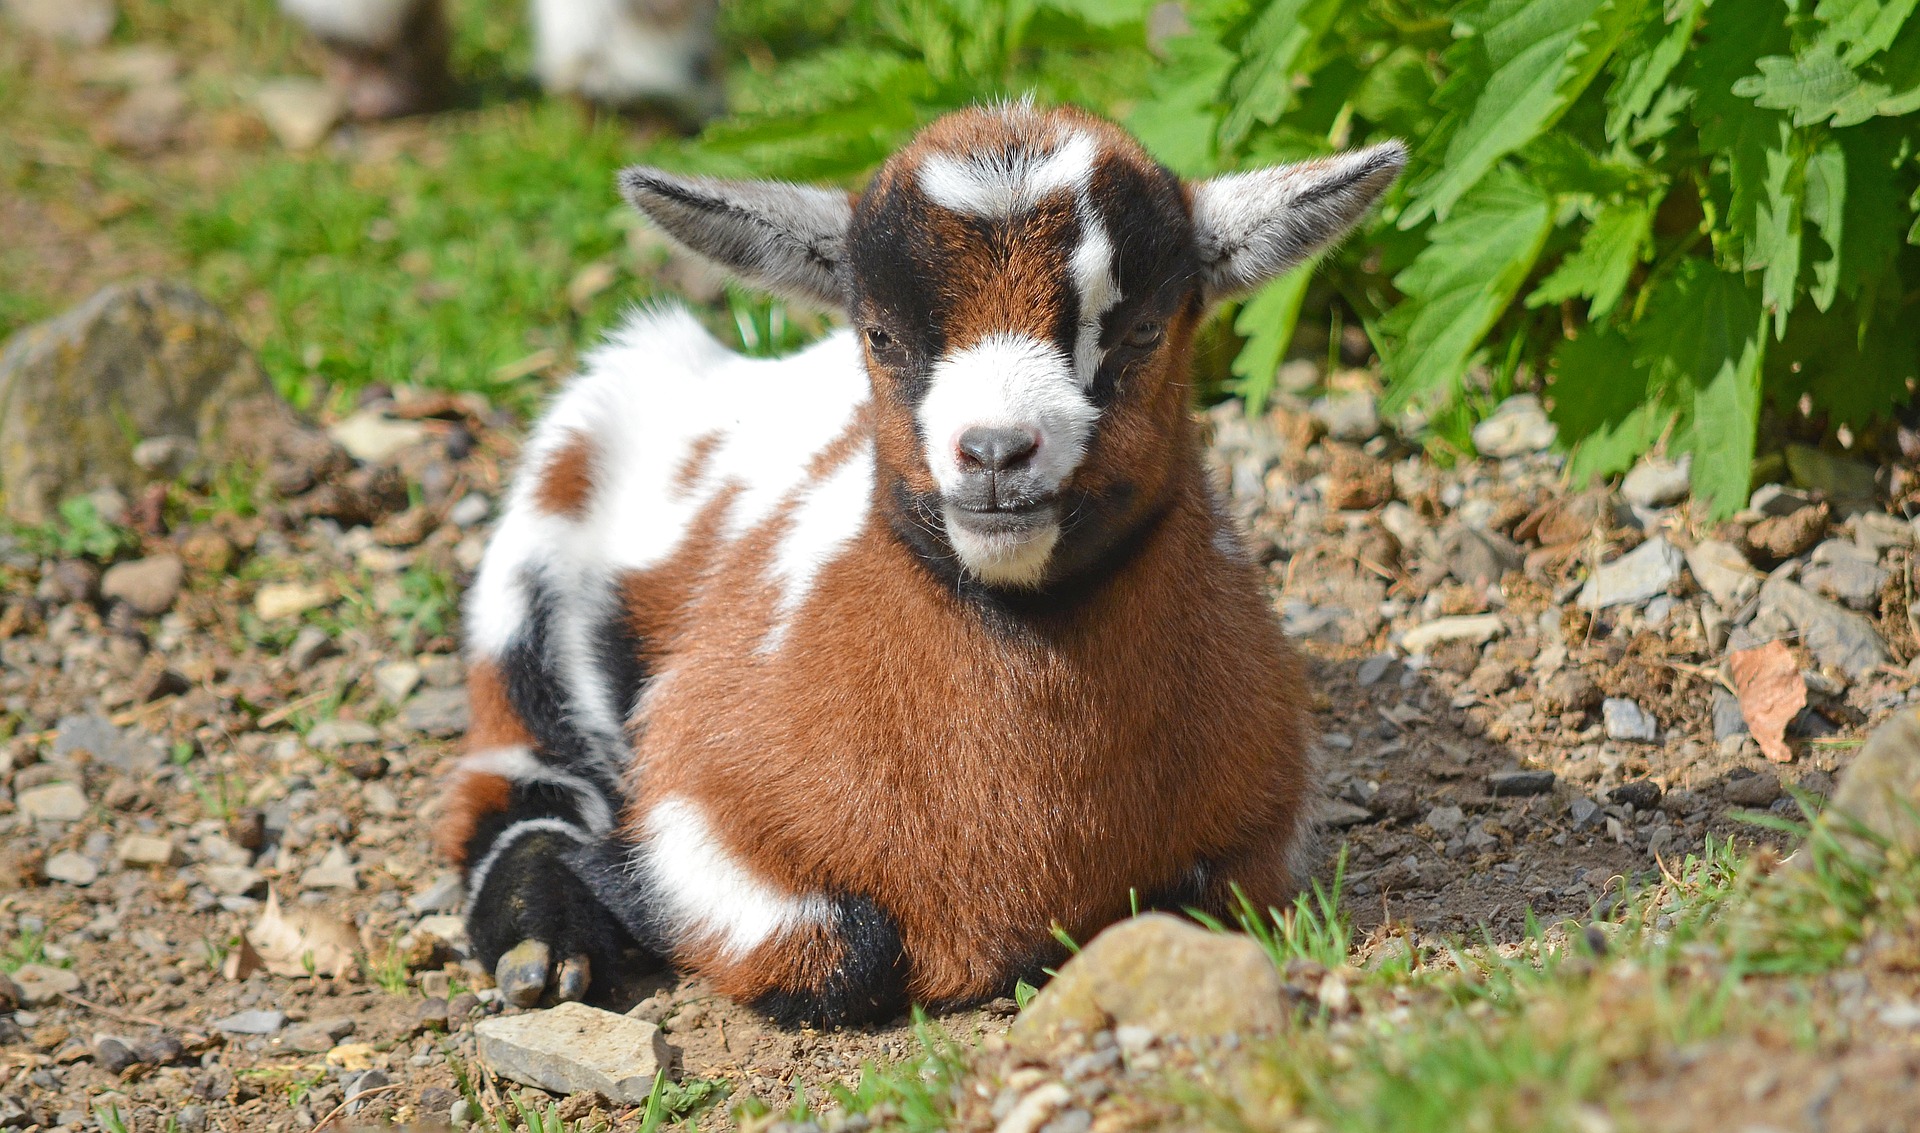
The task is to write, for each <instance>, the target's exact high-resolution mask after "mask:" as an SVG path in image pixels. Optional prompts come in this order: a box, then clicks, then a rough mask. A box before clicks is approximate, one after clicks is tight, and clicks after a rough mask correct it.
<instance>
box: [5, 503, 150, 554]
mask: <svg viewBox="0 0 1920 1133" xmlns="http://www.w3.org/2000/svg"><path fill="white" fill-rule="evenodd" d="M3 529H4V530H6V531H8V532H9V533H11V534H12V536H13V537H14V538H16V539H18V540H19V541H20V543H21V545H22V546H24V547H26V548H27V549H28V550H29V551H32V552H33V553H35V554H37V555H44V556H48V557H58V558H64V559H73V558H81V557H85V558H91V559H98V560H100V561H102V562H106V561H109V560H111V559H113V558H114V557H115V556H117V555H119V554H120V553H121V552H123V551H128V550H132V549H133V548H135V547H138V546H139V545H140V538H139V536H137V535H135V534H134V533H133V532H132V531H130V530H128V529H127V528H125V527H121V526H120V525H118V524H115V523H109V522H108V521H107V520H106V518H105V517H103V516H102V515H101V514H100V509H99V507H98V506H97V505H95V504H94V502H93V501H92V500H91V499H88V498H87V497H86V496H73V497H70V498H68V499H65V500H62V501H61V502H60V507H59V517H58V518H57V519H55V520H54V521H53V522H51V523H46V524H41V525H39V526H21V525H16V524H7V525H6V526H5V527H4V528H3Z"/></svg>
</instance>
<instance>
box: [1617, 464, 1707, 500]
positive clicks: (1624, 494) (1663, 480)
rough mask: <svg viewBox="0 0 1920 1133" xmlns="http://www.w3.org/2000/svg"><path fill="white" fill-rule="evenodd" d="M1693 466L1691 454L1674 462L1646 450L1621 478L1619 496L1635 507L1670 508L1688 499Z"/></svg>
mask: <svg viewBox="0 0 1920 1133" xmlns="http://www.w3.org/2000/svg"><path fill="white" fill-rule="evenodd" d="M1692 468H1693V456H1692V454H1688V455H1686V456H1682V457H1681V458H1680V459H1679V460H1677V461H1674V460H1668V459H1667V458H1666V457H1664V456H1655V455H1653V454H1652V453H1649V454H1647V455H1646V456H1643V457H1641V458H1640V460H1639V462H1638V463H1636V464H1635V465H1634V466H1633V468H1632V470H1630V471H1629V472H1628V473H1627V475H1626V477H1625V478H1624V479H1622V480H1621V481H1620V496H1621V498H1622V499H1624V500H1626V501H1627V502H1628V503H1630V504H1633V505H1635V506H1637V507H1644V508H1661V507H1671V506H1673V505H1674V504H1677V503H1679V502H1680V501H1681V500H1684V499H1686V498H1687V486H1688V483H1689V480H1688V476H1689V474H1690V473H1691V471H1692Z"/></svg>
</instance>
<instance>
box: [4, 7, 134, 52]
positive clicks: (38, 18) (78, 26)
mask: <svg viewBox="0 0 1920 1133" xmlns="http://www.w3.org/2000/svg"><path fill="white" fill-rule="evenodd" d="M0 7H4V8H5V10H6V13H7V18H8V19H9V20H11V21H13V23H14V24H15V25H16V26H17V27H20V28H22V29H24V30H26V31H29V32H32V33H33V34H34V35H39V36H44V37H46V38H48V39H58V40H62V41H64V42H67V43H71V44H74V45H76V46H79V47H98V46H100V45H101V44H103V43H105V42H106V41H107V37H108V36H110V35H112V34H113V25H114V21H115V20H117V19H118V18H119V11H118V8H117V7H116V5H115V4H114V0H5V3H4V4H0Z"/></svg>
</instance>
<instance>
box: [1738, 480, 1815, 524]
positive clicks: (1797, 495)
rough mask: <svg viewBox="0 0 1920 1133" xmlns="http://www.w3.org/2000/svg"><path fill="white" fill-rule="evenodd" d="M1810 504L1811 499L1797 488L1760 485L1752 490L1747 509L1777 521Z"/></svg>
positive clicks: (1779, 485)
mask: <svg viewBox="0 0 1920 1133" xmlns="http://www.w3.org/2000/svg"><path fill="white" fill-rule="evenodd" d="M1812 503H1813V497H1812V496H1810V495H1808V494H1807V493H1805V492H1803V491H1801V490H1800V489H1798V488H1789V487H1787V486H1786V485H1784V484H1762V485H1760V486H1759V487H1758V488H1755V489H1754V490H1753V496H1752V498H1751V499H1750V500H1748V502H1747V507H1748V508H1750V509H1752V510H1753V511H1757V512H1759V513H1760V514H1761V515H1764V516H1770V517H1773V518H1776V519H1777V518H1779V517H1781V516H1787V515H1792V514H1793V513H1794V512H1796V511H1799V510H1800V509H1801V508H1804V507H1807V506H1809V505H1811V504H1812Z"/></svg>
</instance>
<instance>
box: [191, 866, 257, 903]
mask: <svg viewBox="0 0 1920 1133" xmlns="http://www.w3.org/2000/svg"><path fill="white" fill-rule="evenodd" d="M200 877H201V880H203V881H205V882H206V883H207V888H209V889H211V890H213V891H214V892H215V893H220V894H224V895H225V896H228V897H255V896H258V895H259V894H261V893H262V892H264V891H265V890H266V888H267V875H266V874H264V873H261V872H260V871H259V870H257V869H254V868H253V867H251V866H244V865H209V866H202V867H201V868H200Z"/></svg>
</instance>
